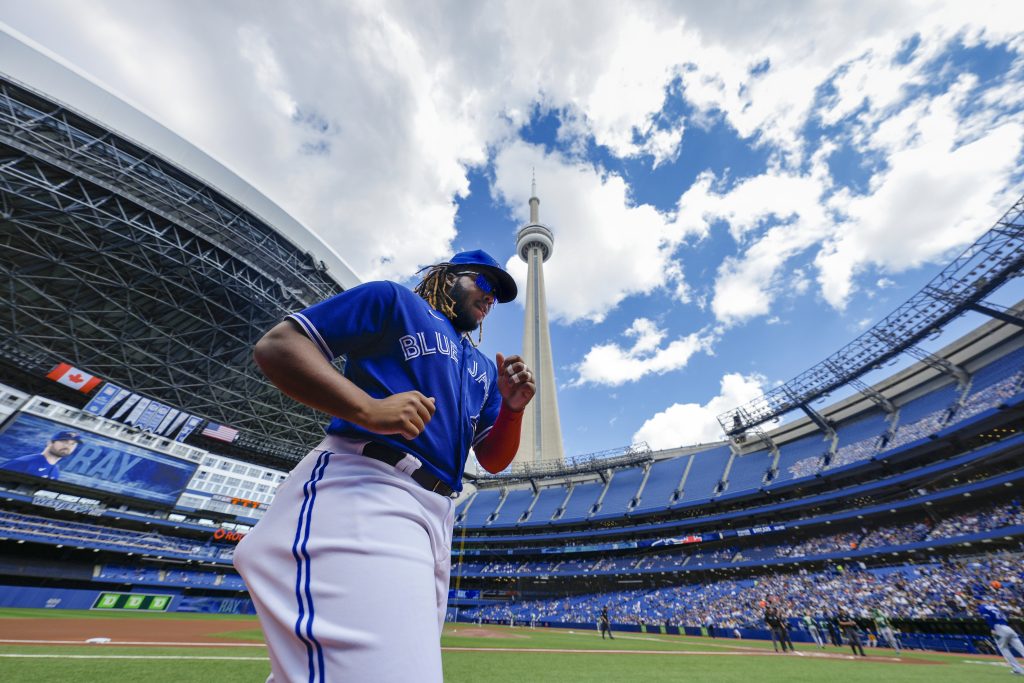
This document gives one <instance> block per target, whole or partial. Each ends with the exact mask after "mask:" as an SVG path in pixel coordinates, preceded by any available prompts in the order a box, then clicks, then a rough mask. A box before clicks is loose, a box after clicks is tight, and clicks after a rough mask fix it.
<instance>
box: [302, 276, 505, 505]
mask: <svg viewBox="0 0 1024 683" xmlns="http://www.w3.org/2000/svg"><path fill="white" fill-rule="evenodd" d="M289 318H290V319H291V320H294V321H295V322H296V323H298V324H299V326H300V327H301V328H302V330H303V331H304V332H305V333H306V335H308V336H309V338H310V339H312V340H313V342H314V343H315V344H316V345H317V347H318V348H319V349H320V351H321V353H323V354H324V357H325V358H327V359H328V360H334V359H335V358H337V357H338V356H341V355H344V356H345V357H346V361H345V377H346V378H348V379H349V380H350V381H351V382H353V383H354V384H355V385H356V386H358V387H359V388H361V389H362V390H363V391H365V392H366V393H367V394H369V395H370V396H372V397H373V398H378V399H380V398H386V397H388V396H391V395H393V394H398V393H401V392H403V391H414V390H415V391H419V392H420V393H422V394H423V395H424V396H427V397H432V398H433V399H434V401H435V406H436V410H435V412H434V416H433V418H432V419H431V420H430V422H429V423H428V424H427V426H426V429H424V430H423V432H422V433H421V434H420V435H419V436H417V437H416V438H415V439H412V440H411V441H410V440H407V439H405V438H403V437H402V436H401V435H400V434H389V435H383V434H376V433H373V432H370V431H368V430H366V429H364V428H363V427H360V426H359V425H356V424H353V423H351V422H348V421H347V420H342V419H340V418H334V419H333V420H331V422H330V424H329V425H328V426H327V433H328V434H336V435H338V436H344V437H347V438H351V439H358V440H366V441H376V442H378V443H383V444H387V445H388V446H391V447H393V448H396V449H398V450H400V451H404V452H406V453H412V454H413V455H415V456H416V457H417V458H419V459H420V460H421V461H422V462H423V467H424V468H425V469H426V470H427V471H428V472H430V473H431V474H433V475H434V476H436V477H438V478H439V479H441V481H443V482H445V483H446V484H448V485H449V486H451V487H452V489H453V490H455V491H461V490H462V473H463V470H464V468H465V464H466V457H467V456H468V454H469V449H470V447H471V446H472V445H476V444H478V443H479V442H480V441H481V440H482V439H483V438H484V437H485V436H487V433H488V432H489V431H490V430H491V427H493V426H494V421H495V420H496V419H497V417H498V411H499V409H500V408H501V396H500V394H499V393H498V385H497V366H496V365H495V363H494V361H493V360H491V359H490V358H488V357H487V356H485V355H484V354H483V353H481V352H480V351H478V350H477V349H476V348H475V347H474V346H473V345H472V343H470V341H469V338H468V337H467V336H466V335H463V334H460V333H459V332H457V331H456V330H455V328H454V327H452V324H451V321H449V320H448V318H447V317H446V316H444V315H443V314H442V313H439V312H438V311H435V310H434V309H433V308H431V306H430V305H429V304H428V303H427V302H426V301H424V300H423V299H422V298H421V297H420V296H419V295H417V294H416V293H414V292H412V291H410V290H408V289H406V288H405V287H402V286H401V285H397V284H395V283H393V282H367V283H365V284H362V285H359V286H357V287H353V288H352V289H349V290H346V291H344V292H342V293H341V294H338V295H336V296H333V297H331V298H330V299H326V300H324V301H322V302H320V303H318V304H315V305H313V306H310V307H309V308H307V309H306V310H304V311H302V312H300V313H294V314H292V315H291V316H289Z"/></svg>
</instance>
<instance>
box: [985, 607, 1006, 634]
mask: <svg viewBox="0 0 1024 683" xmlns="http://www.w3.org/2000/svg"><path fill="white" fill-rule="evenodd" d="M978 614H980V615H981V618H982V619H984V620H985V623H986V624H988V627H989V628H990V629H994V628H995V627H996V626H998V625H999V624H1003V625H1005V626H1009V625H1010V622H1008V621H1007V620H1006V615H1005V614H1003V610H1001V609H999V608H998V607H996V606H995V605H987V604H982V605H978Z"/></svg>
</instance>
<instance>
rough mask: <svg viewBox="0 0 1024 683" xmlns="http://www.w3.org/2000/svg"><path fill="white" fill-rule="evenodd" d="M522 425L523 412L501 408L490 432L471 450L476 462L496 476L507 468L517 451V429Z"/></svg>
mask: <svg viewBox="0 0 1024 683" xmlns="http://www.w3.org/2000/svg"><path fill="white" fill-rule="evenodd" d="M522 423H523V411H520V412H518V413H517V412H515V411H513V410H509V409H508V408H506V407H505V406H504V405H502V406H501V410H499V411H498V419H497V420H495V421H494V426H493V427H491V431H490V432H489V433H488V434H487V436H486V437H484V440H483V441H481V442H480V443H478V444H477V445H476V447H475V448H474V449H473V452H474V453H476V459H477V462H479V463H480V464H481V465H482V466H483V468H484V469H485V470H487V471H488V472H490V473H491V474H497V473H498V472H501V471H502V470H503V469H505V468H506V467H508V466H509V463H511V462H512V458H514V457H516V451H518V450H519V429H520V427H521V426H522Z"/></svg>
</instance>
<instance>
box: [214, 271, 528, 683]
mask: <svg viewBox="0 0 1024 683" xmlns="http://www.w3.org/2000/svg"><path fill="white" fill-rule="evenodd" d="M515 297H516V284H515V281H514V280H513V279H512V277H511V276H510V275H509V274H508V273H506V272H505V271H504V270H503V269H502V268H501V266H499V265H498V263H497V261H495V260H494V259H493V258H491V257H490V256H489V255H488V254H486V253H485V252H483V251H470V252H462V253H459V254H456V255H455V256H454V257H452V259H451V260H450V261H447V262H445V263H441V264H438V265H435V266H432V267H430V269H429V271H428V272H427V274H426V275H425V276H424V277H423V279H422V281H421V282H420V283H419V284H418V285H417V286H416V288H415V292H413V291H410V290H408V289H406V288H405V287H402V286H400V285H398V284H395V283H393V282H369V283H366V284H362V285H359V286H357V287H353V288H351V289H349V290H347V291H345V292H343V293H341V294H338V295H337V296H334V297H332V298H330V299H327V300H325V301H322V302H320V303H318V304H315V305H314V306H311V307H310V308H307V309H306V310H304V311H301V312H299V313H294V314H292V315H290V316H289V317H288V318H287V319H286V320H285V321H284V322H282V323H280V324H279V325H277V326H276V327H274V328H273V329H272V330H270V331H269V332H268V333H267V334H266V335H265V336H264V337H263V339H261V340H260V341H259V343H258V344H257V345H256V349H255V354H254V355H255V359H256V363H257V364H258V365H259V367H260V369H261V370H262V371H263V372H264V374H266V376H267V377H268V378H269V379H270V381H271V382H273V383H274V384H275V385H276V386H277V387H278V388H279V389H280V390H281V391H282V392H284V393H285V394H287V395H288V396H291V397H292V398H294V399H296V400H298V401H300V402H302V403H304V404H306V405H308V406H310V407H312V408H315V409H317V410H320V411H322V412H324V413H327V414H328V415H331V416H333V419H332V420H331V422H330V424H329V426H328V427H327V429H326V431H327V436H326V438H325V439H324V440H323V441H322V442H321V443H320V444H319V445H318V446H317V447H316V448H314V449H313V450H312V451H311V452H310V453H309V454H308V455H307V456H306V457H305V458H304V459H303V460H302V462H300V463H299V464H298V465H297V466H296V467H295V469H294V470H293V471H292V473H291V474H290V475H289V477H288V479H287V480H286V481H285V482H284V483H283V484H282V485H281V486H280V487H279V488H278V490H277V493H276V496H275V498H274V502H273V504H272V505H271V507H270V508H269V510H268V511H267V513H266V515H264V517H263V519H262V520H261V521H260V523H259V524H258V525H257V526H256V527H255V528H254V529H253V530H252V532H250V533H249V534H247V535H246V537H245V539H243V540H242V542H241V543H240V544H239V546H238V548H237V550H236V553H235V557H234V560H235V566H236V567H237V569H238V571H239V573H241V575H242V577H243V578H244V579H245V582H246V585H247V587H248V588H249V592H250V594H251V596H252V598H253V602H254V603H255V605H256V609H257V613H258V615H259V617H260V622H261V625H262V626H263V631H264V634H265V636H266V641H267V646H268V649H269V655H270V662H271V674H270V678H268V681H277V682H278V683H280V682H283V681H289V682H291V681H303V682H307V681H308V682H310V683H312V682H323V681H374V682H375V683H384V682H387V681H395V682H398V681H401V682H402V683H407V682H408V681H427V682H437V683H439V682H440V681H441V680H442V672H441V648H440V635H441V628H442V627H443V625H444V615H445V608H446V606H447V600H448V577H449V572H450V569H451V538H452V524H453V518H454V514H453V513H454V508H455V503H454V501H453V499H452V498H453V495H454V494H455V493H456V492H458V491H460V490H461V488H462V473H463V469H464V466H465V462H466V458H467V456H468V453H469V449H470V448H473V449H474V451H475V453H476V456H477V460H478V461H479V462H480V464H481V465H482V466H483V467H484V468H485V469H487V470H488V471H490V472H500V471H501V470H503V469H504V468H505V467H506V466H508V464H509V463H510V462H511V461H512V458H513V457H515V453H516V451H517V450H518V447H519V430H520V423H521V417H522V411H523V410H524V409H525V408H526V405H527V404H528V403H529V402H530V399H531V398H533V395H534V393H535V391H536V386H535V384H534V380H533V375H532V373H531V371H530V370H529V369H528V368H527V367H526V364H525V363H524V362H523V361H522V359H521V358H520V357H519V356H510V357H508V358H506V357H504V356H503V355H502V354H500V353H499V354H498V355H497V361H496V362H495V361H493V360H491V359H489V358H487V357H486V356H485V355H484V354H483V353H481V352H480V351H479V350H478V349H477V348H476V346H475V344H474V342H473V340H472V337H471V333H472V332H473V331H474V330H477V329H479V328H480V326H481V324H482V323H483V321H484V318H486V317H487V315H488V314H489V313H490V311H491V309H492V307H493V306H494V304H495V303H496V302H500V303H506V302H509V301H512V300H513V299H514V298H515ZM479 339H480V336H478V340H479ZM341 355H344V356H345V357H346V363H345V371H344V374H341V373H339V372H337V371H336V369H335V368H334V367H333V365H332V364H331V362H332V361H333V360H334V359H335V358H337V357H338V356H341Z"/></svg>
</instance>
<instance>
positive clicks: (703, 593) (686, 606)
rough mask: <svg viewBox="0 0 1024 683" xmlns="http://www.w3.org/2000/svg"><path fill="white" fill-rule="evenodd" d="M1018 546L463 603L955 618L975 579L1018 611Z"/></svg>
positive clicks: (591, 611)
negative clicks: (877, 565) (921, 561)
mask: <svg viewBox="0 0 1024 683" xmlns="http://www.w3.org/2000/svg"><path fill="white" fill-rule="evenodd" d="M1021 560H1022V558H1021V555H1020V554H1019V553H1003V554H996V555H989V556H986V557H982V558H971V559H956V560H948V561H943V562H937V563H932V564H928V565H917V566H915V565H904V566H900V567H895V568H893V567H888V568H882V569H864V568H860V567H858V566H852V567H849V566H848V567H843V566H837V567H833V568H832V569H830V570H828V571H823V572H813V573H812V572H808V571H806V570H803V571H800V572H796V573H788V574H766V575H763V576H758V577H756V578H748V579H740V580H726V579H723V580H718V581H711V582H706V583H702V584H686V585H679V586H672V587H667V588H656V589H649V590H630V591H615V592H608V593H596V594H588V595H577V596H565V597H557V598H551V599H545V600H526V601H520V602H510V603H505V604H498V605H488V606H486V607H481V608H474V609H470V610H466V611H464V616H465V617H467V618H470V619H480V620H487V621H500V622H508V621H509V620H515V621H519V622H524V621H529V620H531V619H535V620H537V621H539V622H542V623H548V624H564V623H579V624H586V623H593V622H594V621H595V620H596V618H597V614H598V612H599V611H600V610H601V608H602V607H605V606H607V607H608V610H609V613H610V615H611V619H612V621H613V622H614V623H620V624H637V623H644V624H663V623H664V624H669V625H678V626H705V625H707V624H709V623H710V624H714V625H715V626H716V627H718V628H761V627H762V626H763V613H762V605H763V602H764V601H766V600H768V601H772V602H774V603H777V604H779V605H780V606H781V608H782V611H783V613H784V615H785V616H787V617H789V618H799V617H802V616H804V615H811V616H817V615H829V614H834V613H835V612H836V611H837V610H842V611H846V612H849V613H850V614H852V615H853V616H856V617H864V618H868V617H870V614H871V610H872V609H875V608H877V609H880V610H882V612H883V613H885V614H886V615H888V616H889V617H890V618H908V619H914V618H955V617H965V616H971V615H969V604H968V601H967V599H966V598H967V597H968V596H969V595H970V594H971V592H972V590H973V589H974V587H975V586H977V585H979V584H988V583H989V582H990V581H992V580H994V579H997V580H999V581H1000V582H1001V584H1002V586H1003V588H1002V589H1001V591H1000V593H998V594H997V595H996V596H994V598H993V599H994V600H995V601H996V602H997V603H998V604H1000V605H1002V606H1003V607H1004V608H1005V609H1006V610H1008V611H1009V613H1010V614H1011V615H1012V616H1016V617H1020V616H1021V614H1022V613H1021V607H1022V600H1024V564H1022V561H1021Z"/></svg>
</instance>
